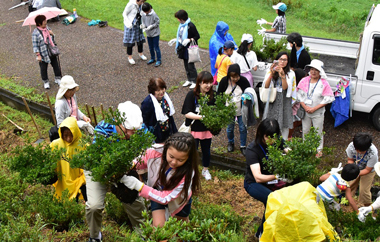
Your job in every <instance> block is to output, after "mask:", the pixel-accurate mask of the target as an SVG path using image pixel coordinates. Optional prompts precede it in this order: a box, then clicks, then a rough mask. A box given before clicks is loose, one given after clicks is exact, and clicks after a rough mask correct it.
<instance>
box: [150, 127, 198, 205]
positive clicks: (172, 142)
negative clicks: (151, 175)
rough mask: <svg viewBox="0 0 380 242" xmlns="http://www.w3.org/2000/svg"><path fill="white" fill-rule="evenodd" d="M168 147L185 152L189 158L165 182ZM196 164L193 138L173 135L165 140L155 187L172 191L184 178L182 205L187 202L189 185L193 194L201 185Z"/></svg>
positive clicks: (187, 134)
mask: <svg viewBox="0 0 380 242" xmlns="http://www.w3.org/2000/svg"><path fill="white" fill-rule="evenodd" d="M169 147H173V148H174V149H176V150H177V151H181V152H187V154H188V155H189V157H188V158H187V160H186V162H185V163H184V164H183V165H182V166H180V167H178V168H176V169H175V171H174V174H173V175H172V176H171V177H170V179H169V180H168V181H167V180H166V175H165V172H166V167H167V166H168V161H167V160H166V155H167V152H168V148H169ZM198 164H199V157H198V152H197V149H196V144H195V139H194V137H193V136H192V135H191V134H190V133H180V132H178V133H175V134H173V135H172V136H170V137H169V138H168V139H167V140H166V142H165V144H164V150H163V152H162V162H161V167H160V171H159V175H158V179H157V181H156V184H155V186H157V185H158V183H159V184H160V185H161V186H163V187H164V190H172V189H174V188H175V187H176V186H177V185H178V184H179V183H180V182H181V180H182V179H183V178H185V183H184V187H183V189H182V191H181V195H183V200H182V201H181V204H183V203H184V202H186V201H187V198H188V195H189V192H188V191H189V188H190V184H191V191H192V193H193V194H196V193H197V192H198V191H199V190H200V186H201V185H200V175H199V169H198Z"/></svg>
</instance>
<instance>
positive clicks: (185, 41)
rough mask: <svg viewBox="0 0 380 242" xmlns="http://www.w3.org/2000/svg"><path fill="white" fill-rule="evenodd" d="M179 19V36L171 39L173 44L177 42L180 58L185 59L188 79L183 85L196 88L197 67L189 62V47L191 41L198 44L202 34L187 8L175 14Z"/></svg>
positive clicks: (176, 48)
mask: <svg viewBox="0 0 380 242" xmlns="http://www.w3.org/2000/svg"><path fill="white" fill-rule="evenodd" d="M174 17H176V18H177V19H178V21H179V26H178V30H177V38H175V39H172V40H171V41H169V43H168V44H169V45H170V46H171V45H172V44H173V43H174V42H175V43H176V46H175V50H176V53H177V56H178V58H179V59H182V60H183V65H184V66H185V70H186V76H187V80H186V82H185V83H184V84H183V85H182V86H184V87H190V89H193V88H195V85H196V84H195V82H196V79H197V69H195V65H194V63H189V52H188V48H189V46H190V42H192V41H194V42H195V43H196V45H198V40H199V38H200V35H199V33H198V30H197V27H195V25H194V23H193V22H191V19H190V18H189V17H188V14H187V12H186V11H185V10H182V9H181V10H179V11H177V12H176V13H175V14H174Z"/></svg>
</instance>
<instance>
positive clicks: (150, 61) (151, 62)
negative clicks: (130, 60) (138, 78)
mask: <svg viewBox="0 0 380 242" xmlns="http://www.w3.org/2000/svg"><path fill="white" fill-rule="evenodd" d="M155 61H156V60H153V59H150V60H149V61H148V62H147V63H146V64H147V65H150V64H153V63H154V62H155Z"/></svg>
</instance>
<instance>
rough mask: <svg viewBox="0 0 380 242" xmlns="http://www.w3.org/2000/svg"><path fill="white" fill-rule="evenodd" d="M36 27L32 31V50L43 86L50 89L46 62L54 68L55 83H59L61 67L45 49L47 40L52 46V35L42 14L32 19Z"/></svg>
mask: <svg viewBox="0 0 380 242" xmlns="http://www.w3.org/2000/svg"><path fill="white" fill-rule="evenodd" d="M34 21H35V23H36V26H37V28H35V29H34V31H33V33H32V43H33V52H34V53H35V54H36V56H37V58H36V59H37V61H38V62H39V65H40V72H41V78H42V81H43V82H44V88H45V89H50V84H49V77H48V72H47V68H48V64H49V63H50V64H51V66H52V67H53V70H54V76H55V83H57V84H58V85H60V83H61V76H62V74H61V67H60V65H59V61H58V58H57V57H56V56H49V52H48V49H47V43H48V42H49V43H50V44H51V45H52V46H54V45H55V44H54V42H53V39H52V35H53V36H54V33H53V31H51V29H50V28H49V27H47V25H46V24H47V20H46V17H45V16H44V15H37V16H36V18H35V19H34Z"/></svg>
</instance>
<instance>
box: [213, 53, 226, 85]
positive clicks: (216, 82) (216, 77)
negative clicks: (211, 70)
mask: <svg viewBox="0 0 380 242" xmlns="http://www.w3.org/2000/svg"><path fill="white" fill-rule="evenodd" d="M226 57H227V55H225V56H224V57H223V59H222V60H221V61H220V64H219V67H218V69H216V72H215V74H214V82H213V83H212V84H213V85H218V71H219V68H220V66H221V65H222V63H223V60H224V58H226Z"/></svg>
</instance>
